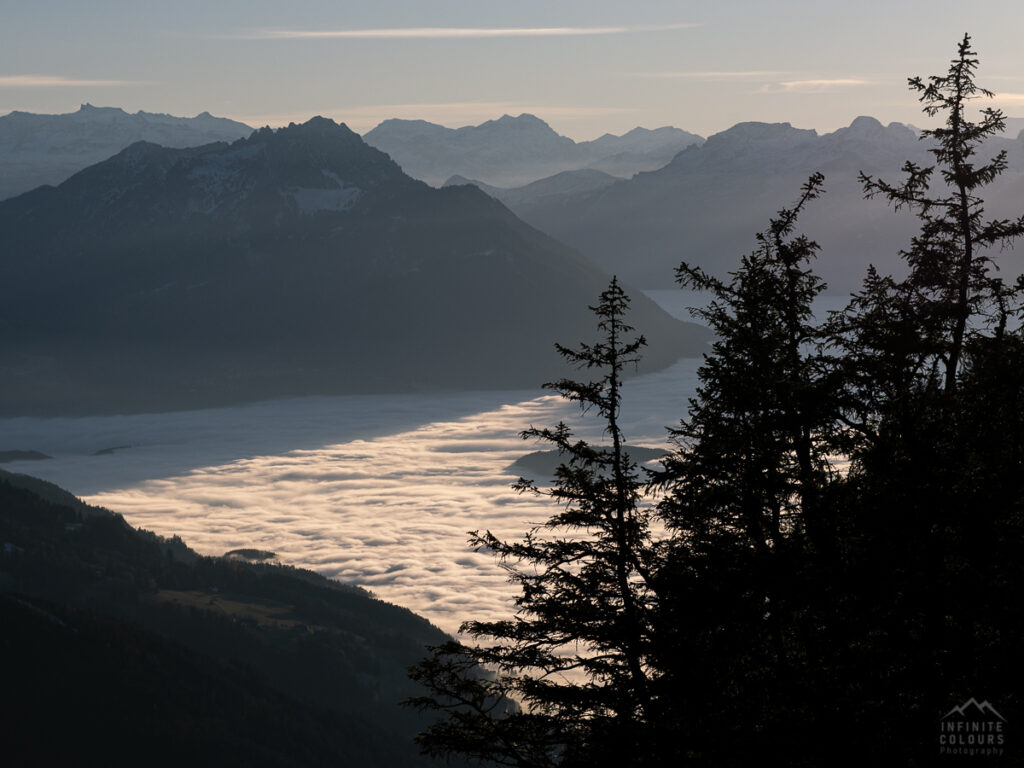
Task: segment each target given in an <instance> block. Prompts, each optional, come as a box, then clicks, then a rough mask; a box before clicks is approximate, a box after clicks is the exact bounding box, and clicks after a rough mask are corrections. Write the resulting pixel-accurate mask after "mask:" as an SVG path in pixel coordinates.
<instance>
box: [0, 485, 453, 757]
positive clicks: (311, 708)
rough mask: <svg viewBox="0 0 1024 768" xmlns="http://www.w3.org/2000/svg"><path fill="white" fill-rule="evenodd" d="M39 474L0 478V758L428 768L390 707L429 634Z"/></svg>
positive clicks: (402, 713)
mask: <svg viewBox="0 0 1024 768" xmlns="http://www.w3.org/2000/svg"><path fill="white" fill-rule="evenodd" d="M41 482H42V481H38V480H35V479H34V478H26V477H25V476H22V475H11V474H10V473H4V472H0V626H2V627H3V638H2V640H0V648H2V649H3V662H2V669H3V680H4V697H3V704H0V714H2V716H3V719H4V723H5V737H4V745H3V762H4V765H11V766H20V765H61V764H76V765H138V764H140V763H143V764H146V765H181V764H182V763H183V762H189V763H196V764H199V765H213V764H218V765H236V764H242V763H244V764H247V765H260V766H271V765H272V766H313V765H346V766H354V767H360V766H380V767H381V768H383V767H384V766H396V765H402V766H427V765H432V764H433V763H431V762H429V761H427V760H425V759H423V758H421V757H420V756H419V755H418V750H417V748H416V747H415V746H414V744H413V742H412V737H413V735H414V734H415V733H416V732H417V731H418V730H420V729H421V728H422V727H423V725H424V721H423V720H422V719H421V718H420V717H419V716H418V715H417V714H416V713H414V712H412V711H410V710H408V709H405V708H403V707H401V706H400V705H399V702H400V701H401V700H403V699H405V698H406V697H408V696H411V695H414V694H415V693H417V691H418V689H417V687H416V686H415V685H414V684H413V683H412V682H411V681H409V679H408V678H407V677H406V669H407V667H408V666H410V665H411V664H413V663H414V662H416V661H418V660H419V659H420V658H421V657H422V656H423V654H424V646H425V645H426V644H436V643H438V642H441V641H443V640H444V639H445V635H444V634H443V633H442V632H441V631H440V630H439V629H437V628H435V627H433V626H431V625H430V624H429V623H428V622H427V621H426V620H425V619H423V618H421V617H419V616H416V615H415V614H413V613H412V612H410V611H408V610H406V609H404V608H399V607H397V606H394V605H390V604H387V603H384V602H381V601H379V600H376V599H374V598H373V597H372V596H371V595H370V594H368V593H366V592H364V591H363V590H361V589H358V588H355V587H350V586H346V585H342V584H339V583H337V582H333V581H330V580H328V579H325V578H322V577H320V576H318V575H316V574H314V573H312V572H309V571H302V570H298V569H295V568H289V567H283V566H278V565H265V564H254V563H249V562H244V561H241V560H239V559H237V558H209V557H200V556H198V555H196V553H194V552H192V551H191V550H189V549H188V548H187V547H186V546H185V545H184V543H183V542H181V540H180V539H177V538H174V539H164V538H161V537H159V536H155V535H153V534H149V533H147V532H145V531H138V530H136V529H133V528H132V527H131V526H129V525H128V524H127V523H125V521H124V520H123V519H122V518H121V517H120V516H119V515H116V514H114V513H112V512H109V511H108V510H104V509H101V508H97V507H89V506H88V505H84V504H82V502H79V501H77V500H76V499H74V497H73V496H71V494H69V493H67V492H66V491H63V490H60V489H57V490H58V491H59V494H58V493H54V494H51V495H50V496H48V497H46V498H44V497H43V496H41V495H40V494H38V493H36V492H34V491H33V490H32V489H33V488H35V487H38V485H37V484H39V483H41ZM46 486H49V484H43V487H46ZM51 488H52V486H51ZM67 499H70V500H71V501H70V502H67V503H65V501H66V500H67Z"/></svg>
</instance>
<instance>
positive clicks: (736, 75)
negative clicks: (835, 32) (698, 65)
mask: <svg viewBox="0 0 1024 768" xmlns="http://www.w3.org/2000/svg"><path fill="white" fill-rule="evenodd" d="M785 74H789V73H787V72H785V71H779V70H768V69H764V70H750V71H746V72H634V73H632V75H631V76H632V77H645V78H652V79H656V80H709V81H727V80H767V79H774V78H778V77H780V76H782V75H785Z"/></svg>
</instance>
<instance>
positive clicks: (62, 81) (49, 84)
mask: <svg viewBox="0 0 1024 768" xmlns="http://www.w3.org/2000/svg"><path fill="white" fill-rule="evenodd" d="M139 84H140V83H139V82H138V81H136V80H84V79H78V78H73V77H63V76H61V75H0V88H106V87H120V86H126V85H139Z"/></svg>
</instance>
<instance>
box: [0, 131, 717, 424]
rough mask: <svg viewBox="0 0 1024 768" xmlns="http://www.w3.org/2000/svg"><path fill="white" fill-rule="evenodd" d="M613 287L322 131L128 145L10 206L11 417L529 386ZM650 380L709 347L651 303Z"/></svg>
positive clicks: (3, 284)
mask: <svg viewBox="0 0 1024 768" xmlns="http://www.w3.org/2000/svg"><path fill="white" fill-rule="evenodd" d="M608 279H609V278H608V275H607V274H605V273H603V272H601V271H600V270H598V269H595V268H594V267H593V266H591V265H590V264H589V263H588V262H586V261H585V260H584V259H583V258H582V257H581V256H580V255H579V254H578V253H576V252H574V251H572V250H570V249H568V248H566V247H564V246H562V245H561V244H560V243H558V242H556V241H554V240H552V239H551V238H549V237H547V236H546V235H543V234H541V233H540V232H537V231H536V230H534V229H532V228H531V227H529V226H527V225H525V224H523V223H522V222H520V221H519V220H518V219H517V218H516V217H515V216H514V215H513V214H512V213H511V212H509V211H508V209H507V208H505V207H504V206H502V205H501V204H499V203H497V202H495V201H494V200H492V199H491V198H489V197H487V196H486V195H485V194H483V193H482V192H480V191H479V190H476V189H472V188H470V187H454V188H449V189H444V190H436V189H433V188H431V187H428V186H427V185H426V184H423V183H422V182H419V181H416V180H414V179H412V178H410V177H408V176H407V175H405V174H404V173H403V172H402V170H401V169H400V168H399V167H398V166H397V165H396V164H395V163H394V162H393V161H392V160H391V159H389V158H388V156H387V155H385V154H384V153H382V152H380V151H378V150H376V149H373V148H372V147H369V146H368V145H366V144H365V143H364V142H363V141H362V139H360V138H359V136H358V135H356V134H355V133H353V132H352V131H350V130H349V129H348V128H347V127H345V126H344V125H338V124H335V123H334V122H332V121H330V120H326V119H324V118H313V119H311V120H310V121H308V122H307V123H304V124H303V125H291V126H289V127H288V128H282V129H279V130H276V131H275V130H271V129H269V128H264V129H261V130H259V131H257V132H255V133H254V134H253V135H252V136H251V137H249V138H247V139H241V140H238V141H236V142H234V143H232V144H230V145H229V144H225V143H218V144H210V145H206V146H203V147H197V148H189V149H167V148H164V147H159V146H156V145H154V144H150V143H144V142H140V143H137V144H133V145H132V146H130V147H129V148H127V149H125V150H124V151H122V152H121V153H119V154H117V155H116V156H114V157H112V158H110V159H109V160H107V161H105V162H102V163H99V164H97V165H95V166H92V167H90V168H88V169H86V170H84V171H82V172H80V173H78V174H76V175H75V176H73V177H72V178H71V179H69V180H68V181H66V182H64V183H63V184H61V185H60V186H59V187H57V188H53V187H43V188H39V189H36V190H34V191H33V192H30V193H27V194H24V195H21V196H19V197H17V198H13V199H10V200H7V201H3V202H0V360H3V363H2V366H3V368H4V373H5V375H4V376H2V377H0V411H6V412H53V411H54V410H55V409H56V410H57V411H65V412H67V411H73V412H83V411H84V412H88V411H95V410H102V411H110V410H120V411H125V410H130V411H138V410H153V409H158V410H166V409H175V408H191V407H199V406H203V405H214V404H224V403H231V402H239V401H244V400H255V399H265V398H270V397H277V396H283V395H291V396H294V395H304V394H331V393H342V392H378V391H410V390H418V389H424V388H428V389H429V388H437V387H456V388H469V389H473V388H496V387H497V388H515V387H536V386H539V385H540V384H541V383H543V382H544V381H548V380H551V379H553V378H557V377H558V376H560V375H562V374H563V372H564V369H563V364H562V362H561V360H560V359H559V357H558V355H557V354H556V353H555V351H554V349H553V343H554V342H555V341H561V342H564V343H576V342H577V341H579V340H583V339H590V338H592V337H593V336H594V335H595V333H596V332H595V330H594V325H595V322H594V319H593V317H592V316H591V314H590V313H589V311H588V310H587V307H588V305H590V304H593V303H594V301H595V300H596V297H597V295H598V294H599V293H600V291H601V290H602V289H603V288H604V287H605V286H606V285H607V281H608ZM631 320H632V322H633V323H634V324H635V325H636V326H637V327H638V328H640V329H642V331H643V332H644V333H645V334H646V335H647V337H648V339H649V340H650V341H651V345H650V347H649V352H648V354H647V355H645V362H646V364H647V365H648V368H649V369H651V368H657V367H661V366H663V365H667V364H668V363H670V362H672V361H674V360H675V359H676V358H677V357H678V356H679V355H680V354H699V352H700V351H701V350H702V349H703V345H704V344H705V342H706V340H707V334H706V332H704V331H703V330H700V329H698V327H697V326H693V325H688V324H683V323H680V322H678V321H676V320H674V319H672V318H671V317H669V316H668V315H667V314H666V313H664V312H663V311H662V310H660V309H659V308H658V307H657V306H656V305H655V304H654V303H653V302H651V301H650V300H649V299H647V298H646V297H644V296H642V295H641V294H639V293H638V292H634V296H633V314H632V317H631Z"/></svg>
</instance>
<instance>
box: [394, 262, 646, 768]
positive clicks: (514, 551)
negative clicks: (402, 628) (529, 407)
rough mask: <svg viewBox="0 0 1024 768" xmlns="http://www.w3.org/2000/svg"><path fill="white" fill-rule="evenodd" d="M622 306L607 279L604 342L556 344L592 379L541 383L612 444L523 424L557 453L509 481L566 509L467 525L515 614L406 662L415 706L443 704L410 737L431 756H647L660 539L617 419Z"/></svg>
mask: <svg viewBox="0 0 1024 768" xmlns="http://www.w3.org/2000/svg"><path fill="white" fill-rule="evenodd" d="M628 307H629V300H628V298H627V296H626V294H625V293H624V292H623V290H622V287H621V286H620V285H619V283H618V281H617V280H615V279H613V280H612V281H611V283H610V284H609V286H608V288H607V289H606V290H605V291H604V292H603V293H602V294H601V296H600V300H599V302H598V304H597V305H596V306H594V307H591V310H592V311H593V312H594V313H595V315H596V316H597V318H598V324H597V325H598V330H599V332H600V334H601V340H600V341H599V342H597V343H596V344H592V345H591V344H582V345H581V346H580V347H578V348H569V347H564V346H562V345H556V346H557V348H558V350H559V352H561V354H562V355H563V356H564V357H565V358H566V359H567V360H568V361H569V362H570V363H572V364H574V365H575V366H577V367H579V368H582V369H585V370H595V371H596V372H597V373H598V374H599V378H597V379H594V380H589V381H576V380H574V379H568V378H565V379H561V380H559V381H556V382H554V383H551V384H547V385H545V386H546V387H548V388H550V389H553V390H555V391H556V392H558V393H559V394H561V396H562V397H563V398H565V399H567V400H569V401H572V402H575V403H578V404H579V405H580V407H581V408H582V410H583V411H584V412H588V411H596V413H597V416H598V418H600V419H601V421H602V422H603V424H604V433H605V435H606V438H607V440H608V444H606V445H603V446H595V445H591V444H589V443H587V442H586V441H583V440H577V439H575V438H574V436H573V434H572V432H571V430H570V429H569V427H568V426H566V425H565V424H564V423H559V424H558V425H557V426H555V427H553V428H533V427H531V428H530V429H527V430H526V431H524V432H523V433H522V435H523V437H524V438H535V439H540V440H541V441H543V442H546V443H548V444H550V445H552V446H554V448H556V449H557V450H558V452H559V453H560V454H561V455H562V456H563V457H564V462H563V463H562V464H561V465H560V466H559V467H558V469H557V472H556V476H555V484H554V486H553V487H551V488H546V487H538V486H537V485H535V484H534V482H533V481H528V480H525V479H520V481H519V483H518V484H517V488H518V490H519V491H520V492H523V493H536V494H540V495H543V496H547V497H549V498H551V499H552V500H553V501H555V502H557V503H558V504H559V505H560V506H561V507H562V509H561V511H560V512H558V513H556V514H554V515H553V516H552V517H551V518H550V519H548V520H547V522H546V523H544V524H543V525H542V526H538V527H537V528H534V529H533V530H531V531H530V532H529V533H528V534H526V536H525V537H524V538H523V539H522V540H515V541H502V540H499V539H498V538H497V537H495V536H494V535H492V534H491V533H490V532H486V533H477V532H474V533H473V534H472V540H471V542H472V544H473V545H474V546H475V547H477V548H478V549H481V550H486V551H490V552H493V553H494V554H495V555H496V556H498V557H499V558H500V559H501V560H502V561H503V562H504V563H506V564H507V567H508V568H509V572H510V574H511V576H510V578H511V580H512V581H513V582H514V583H515V584H517V585H518V586H519V588H520V590H521V592H520V594H519V596H518V597H517V598H516V602H515V605H516V614H515V617H514V618H512V619H508V620H504V621H491V622H479V621H471V622H467V623H466V624H464V625H463V626H462V629H461V631H462V633H464V634H466V635H468V636H469V637H471V638H473V639H474V640H483V641H484V642H482V643H478V644H475V645H466V644H463V643H458V642H452V643H449V644H447V645H444V646H441V647H439V648H436V649H435V650H434V653H433V655H432V656H431V657H430V658H428V659H427V660H425V661H424V662H423V663H422V664H420V665H419V666H418V667H417V668H416V669H415V670H414V672H413V677H414V678H415V679H416V680H418V681H419V682H421V683H423V684H424V685H425V686H426V687H427V689H428V690H429V692H430V695H428V696H424V697H421V698H419V699H416V700H414V701H413V702H412V703H413V704H415V705H416V706H419V707H421V708H424V709H426V710H431V711H435V712H441V713H443V714H444V717H443V718H442V719H441V720H439V721H438V722H437V723H436V724H435V725H433V726H431V727H430V728H429V729H428V730H427V731H425V732H424V733H423V734H422V735H421V737H420V744H421V745H422V747H423V748H424V749H425V750H426V751H427V752H428V753H431V754H451V753H459V754H465V755H469V756H471V757H476V758H482V759H485V760H489V761H491V762H493V763H495V764H498V765H510V766H524V767H525V766H554V765H559V766H576V765H580V766H582V765H586V766H600V765H614V766H628V765H645V764H649V762H648V761H647V757H648V756H649V746H650V743H649V739H648V731H647V724H648V723H649V722H650V720H651V718H652V708H653V704H652V692H651V674H652V671H651V665H650V661H649V657H650V654H651V647H650V645H651V638H650V613H651V611H652V608H653V606H654V604H655V602H656V598H655V592H654V589H653V585H652V583H651V579H652V573H653V572H654V571H655V570H656V562H655V559H656V548H655V546H654V544H653V542H652V539H651V533H650V526H649V523H650V520H649V511H648V509H647V507H646V506H644V505H643V504H641V503H640V496H641V490H642V487H643V480H642V478H641V476H640V473H639V471H638V469H637V465H636V463H635V462H634V461H633V460H632V459H631V458H630V457H629V455H628V453H627V451H626V448H625V442H624V438H623V434H622V429H621V423H620V408H621V400H622V383H623V375H624V373H625V371H626V368H627V366H630V365H633V364H635V363H636V362H637V361H638V360H639V358H638V354H639V351H640V349H641V348H642V347H643V345H644V344H645V343H646V342H645V340H644V339H643V337H642V336H640V337H635V336H631V335H630V333H631V331H632V330H633V329H632V328H631V327H630V326H629V325H627V324H626V323H625V321H624V316H625V314H626V312H627V310H628ZM478 665H483V666H484V667H487V668H490V669H492V670H494V671H495V673H496V674H494V675H487V674H480V673H479V672H478ZM511 702H515V704H514V705H512V704H511Z"/></svg>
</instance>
